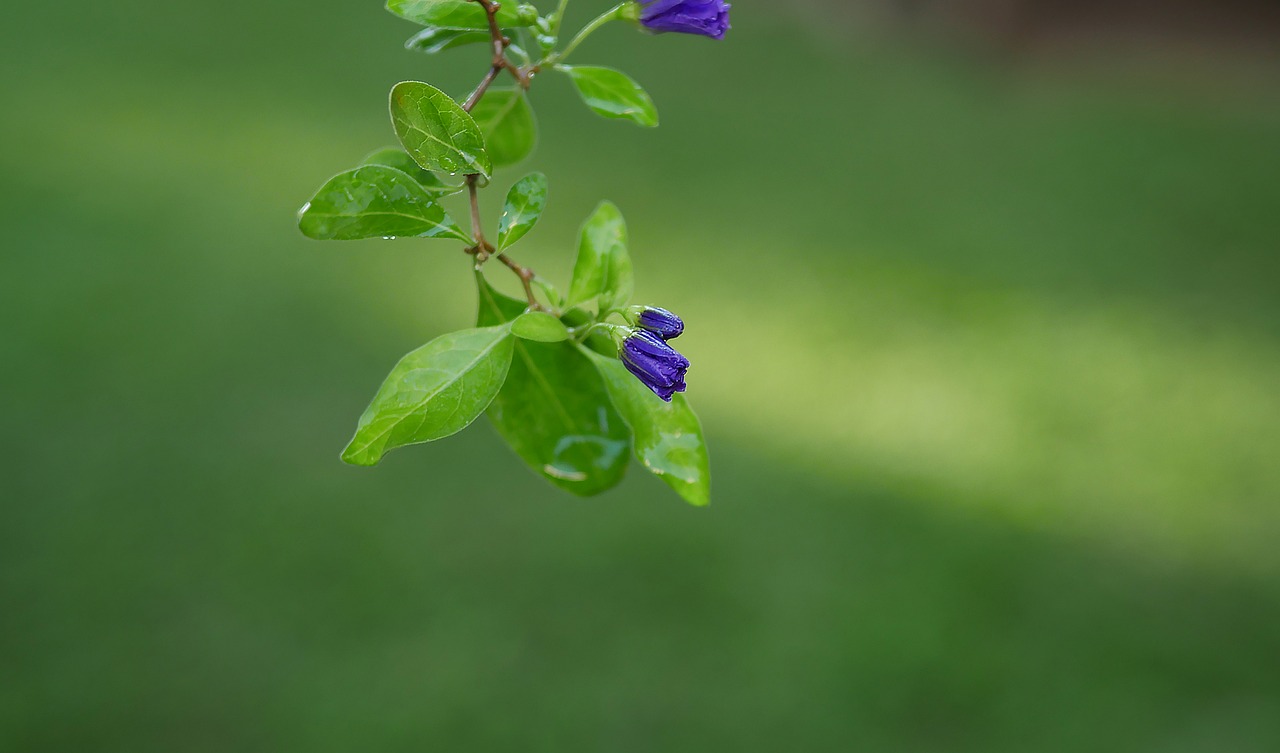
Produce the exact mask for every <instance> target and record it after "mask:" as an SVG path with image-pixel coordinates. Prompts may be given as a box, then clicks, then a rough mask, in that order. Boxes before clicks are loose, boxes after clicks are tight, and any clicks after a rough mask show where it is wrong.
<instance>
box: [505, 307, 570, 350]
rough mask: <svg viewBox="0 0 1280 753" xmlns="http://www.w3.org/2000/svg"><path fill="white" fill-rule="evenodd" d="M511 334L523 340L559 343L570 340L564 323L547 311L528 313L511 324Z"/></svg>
mask: <svg viewBox="0 0 1280 753" xmlns="http://www.w3.org/2000/svg"><path fill="white" fill-rule="evenodd" d="M511 334H513V335H515V336H516V337H518V338H520V339H522V340H532V341H534V342H540V343H558V342H564V341H565V340H568V339H569V329H568V328H567V327H565V326H564V322H562V321H560V320H559V319H557V318H555V317H554V316H552V315H551V314H548V313H547V312H545V311H526V312H525V313H523V314H521V315H520V316H519V317H517V318H516V320H515V321H513V322H511Z"/></svg>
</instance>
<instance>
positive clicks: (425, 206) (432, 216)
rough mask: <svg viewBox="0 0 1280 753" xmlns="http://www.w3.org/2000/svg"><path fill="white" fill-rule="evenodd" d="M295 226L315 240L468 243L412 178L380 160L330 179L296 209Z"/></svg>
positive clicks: (441, 208) (458, 229)
mask: <svg viewBox="0 0 1280 753" xmlns="http://www.w3.org/2000/svg"><path fill="white" fill-rule="evenodd" d="M298 227H299V228H300V229H301V230H302V233H303V235H305V236H307V237H308V238H314V239H316V240H338V241H349V240H359V239H361V238H395V237H416V238H456V239H457V240H460V241H464V242H467V243H470V242H471V239H470V238H469V237H468V236H467V234H466V233H464V232H463V231H462V230H461V229H460V228H459V227H458V225H457V223H455V222H454V221H453V219H452V218H450V217H449V215H448V213H447V212H445V210H444V207H442V206H440V205H439V204H437V203H436V202H435V197H433V196H432V195H431V194H429V193H427V191H426V189H424V188H423V187H422V186H421V185H419V184H418V182H417V181H416V180H414V179H413V178H412V177H410V176H409V175H408V174H406V173H404V172H402V171H400V170H396V169H395V168H391V167H386V166H383V165H366V166H364V167H359V168H356V169H355V170H349V171H347V172H345V173H340V174H338V175H335V176H334V177H332V178H330V179H329V182H328V183H325V184H324V186H322V187H321V188H320V190H319V191H318V192H316V195H315V198H313V199H312V200H311V201H310V202H308V203H307V205H306V206H304V207H303V208H302V211H301V212H299V215H298Z"/></svg>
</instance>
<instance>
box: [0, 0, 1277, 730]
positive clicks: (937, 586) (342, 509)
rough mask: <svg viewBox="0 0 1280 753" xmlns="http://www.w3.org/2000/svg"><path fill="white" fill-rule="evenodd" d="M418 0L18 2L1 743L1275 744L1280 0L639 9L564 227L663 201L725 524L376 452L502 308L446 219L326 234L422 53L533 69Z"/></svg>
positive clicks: (10, 166) (580, 144) (555, 221)
mask: <svg viewBox="0 0 1280 753" xmlns="http://www.w3.org/2000/svg"><path fill="white" fill-rule="evenodd" d="M606 4H607V3H604V2H596V1H595V0H574V2H573V3H572V5H571V23H572V22H578V23H580V22H582V21H584V20H585V19H586V18H588V17H590V15H592V14H594V13H595V12H598V11H599V10H602V9H603V8H604V6H605V5H606ZM380 6H381V3H380V2H378V1H377V0H365V1H362V2H344V1H339V0H308V1H306V2H303V0H278V1H274V2H248V1H247V0H242V1H240V2H230V3H171V2H161V0H119V1H118V2H111V3H83V4H77V5H74V6H73V5H68V4H66V3H19V4H13V6H12V7H6V10H5V13H4V16H5V19H4V21H3V23H2V24H0V37H2V39H0V41H2V42H3V43H2V44H0V97H2V100H0V101H2V102H3V104H2V105H0V169H2V175H3V181H2V182H0V213H2V217H3V249H4V251H3V255H2V257H0V315H2V316H3V336H2V337H0V379H2V380H3V389H0V415H2V416H3V421H4V428H5V430H4V431H3V432H0V450H2V452H0V490H3V502H2V503H0V749H2V750H4V751H15V752H17V751H23V752H27V751H86V750H88V751H130V752H131V753H138V752H140V751H219V752H225V751H294V750H297V751H308V752H311V753H314V752H316V751H350V750H378V751H422V750H458V751H511V750H520V751H566V750H599V751H655V750H662V751H708V750H726V751H777V750H831V751H835V750H850V749H865V750H896V751H975V752H976V751H981V752H983V753H995V752H997V751H1010V752H1013V751H1018V752H1025V751H1086V750H1087V751H1090V752H1091V753H1097V752H1099V751H1162V752H1167V751H1173V752H1178V753H1192V752H1199V751H1204V752H1206V753H1208V752H1213V753H1220V752H1222V751H1232V753H1253V752H1254V751H1257V752H1259V753H1261V752H1263V751H1276V750H1280V547H1278V546H1277V543H1276V542H1277V536H1278V535H1280V261H1278V258H1277V250H1278V246H1280V61H1278V60H1277V56H1276V54H1275V51H1276V48H1277V39H1280V34H1277V32H1276V29H1277V24H1276V13H1275V10H1274V8H1273V6H1271V4H1269V3H1250V2H1243V1H1239V2H1232V3H1209V2H1203V3H1199V2H1190V1H1189V0H1188V1H1184V2H1180V3H1168V4H1166V3H1154V2H1152V3H1143V2H1136V1H1135V2H1123V3H1050V2H1044V3H1034V2H1018V1H1017V0H1008V1H1003V0H1002V1H1001V2H986V3H970V4H965V3H954V2H952V3H947V2H912V3H908V2H899V3H890V4H870V3H821V2H814V1H812V0H810V1H808V2H799V1H797V2H786V3H761V2H752V1H751V0H740V2H738V3H737V7H736V9H735V15H734V25H735V29H734V31H733V32H732V35H731V37H730V39H729V40H728V41H727V42H725V43H723V44H715V43H711V42H708V41H706V40H701V39H692V38H679V37H674V36H667V37H660V38H652V39H650V38H645V37H643V36H641V35H639V34H636V33H635V32H634V31H632V30H630V29H628V28H625V27H621V26H620V27H619V28H612V29H608V30H606V31H605V32H602V33H601V34H600V35H599V36H598V37H595V38H593V39H592V40H591V41H590V42H589V43H588V44H587V45H586V46H584V47H583V48H582V50H581V52H580V53H579V54H577V55H575V58H576V59H577V60H578V61H579V62H584V63H603V64H609V65H615V66H617V67H619V68H621V69H623V70H626V71H628V72H629V73H631V74H632V75H634V76H635V77H636V78H638V79H639V80H640V81H641V82H642V83H644V84H645V85H646V87H647V88H648V89H649V91H650V92H651V93H652V95H653V96H654V97H655V99H656V100H657V102H658V104H659V107H660V109H661V112H662V115H663V126H662V128H661V129H659V130H657V131H646V130H642V129H638V128H633V127H631V126H629V125H626V124H621V123H617V122H606V121H602V120H598V119H596V118H594V117H593V116H591V115H590V114H589V113H588V112H587V111H586V110H585V108H583V107H581V105H580V104H579V103H578V102H577V101H576V99H575V97H574V95H573V94H572V92H571V91H570V89H569V87H568V85H567V83H566V82H565V81H563V80H560V79H558V78H557V77H554V76H546V77H544V79H543V80H540V81H538V82H537V85H536V89H535V92H534V95H535V104H536V105H537V107H538V111H539V115H540V119H541V124H542V134H543V137H542V144H541V149H540V151H539V153H538V154H537V155H536V156H535V157H534V158H533V159H532V160H530V162H529V164H528V165H527V168H528V169H541V170H544V171H545V172H547V173H548V174H549V175H550V177H551V185H552V198H551V203H550V205H549V209H548V215H547V216H546V218H545V219H544V221H543V224H542V225H540V226H539V228H538V229H537V230H536V231H535V232H534V233H533V234H532V235H531V236H530V237H529V239H528V240H527V241H526V242H525V243H524V244H522V246H521V248H520V249H519V254H518V257H519V258H520V259H521V260H522V261H525V262H527V263H529V264H531V265H532V266H534V267H536V268H537V269H538V270H539V271H540V272H543V273H545V274H548V275H549V276H551V277H553V278H555V279H559V280H561V281H563V280H564V277H565V275H566V272H567V270H568V268H569V265H570V263H571V256H572V250H573V245H574V241H575V235H576V227H577V225H578V224H579V223H580V221H581V220H582V219H583V218H584V217H585V216H586V215H587V214H588V212H589V211H590V210H591V208H592V207H593V206H594V204H595V202H596V201H597V200H598V199H600V198H604V197H607V198H611V199H613V200H614V201H616V202H617V203H618V204H619V205H620V206H621V207H622V208H623V210H624V211H625V212H626V214H627V215H628V219H629V220H630V223H631V230H632V251H633V254H634V257H635V261H636V266H637V275H638V282H639V294H640V298H641V300H643V301H646V302H652V303H655V304H660V305H665V306H667V307H669V308H672V309H675V310H677V311H679V312H680V313H681V314H683V315H684V316H685V318H686V319H687V321H688V322H689V325H690V328H689V332H688V334H687V335H686V338H685V339H682V340H681V342H682V344H683V345H684V347H683V348H682V349H683V350H684V351H685V352H687V353H688V354H689V355H690V357H691V358H692V359H693V361H694V368H693V370H692V371H691V374H690V384H691V390H692V391H691V398H692V400H693V402H694V404H695V405H696V406H697V407H698V408H699V410H700V412H701V414H702V417H703V421H704V423H705V425H706V428H707V432H708V434H709V438H710V442H711V446H712V452H713V466H714V471H715V473H714V477H715V482H714V497H715V499H714V502H713V505H712V507H711V508H709V509H707V510H695V509H691V508H688V507H686V506H684V505H683V504H682V503H680V502H679V501H678V499H677V498H675V497H674V496H673V495H671V494H670V493H668V492H667V490H666V489H665V487H663V486H662V485H661V484H660V483H659V482H657V481H656V480H655V479H652V478H650V477H647V476H646V474H644V473H642V472H640V470H639V469H638V468H633V469H632V473H631V474H630V476H629V478H628V480H627V481H626V482H625V483H624V484H623V485H622V486H621V487H620V488H619V489H617V490H615V491H613V492H610V493H609V494H606V495H604V496H603V497H600V498H597V499H591V500H580V499H576V498H571V497H569V496H566V495H565V494H563V493H560V492H557V491H556V490H554V489H553V488H551V487H550V486H548V485H546V484H545V483H543V482H542V481H540V480H538V479H537V478H535V477H534V476H533V475H532V474H530V473H529V472H528V471H527V470H526V469H525V468H524V467H523V466H522V465H521V464H520V463H519V461H518V460H517V459H516V458H515V456H514V455H513V454H512V453H511V452H510V451H509V450H507V449H506V448H505V447H504V446H503V445H502V444H501V443H500V441H499V440H498V438H497V437H496V435H495V433H494V432H493V430H492V429H491V428H489V427H488V426H487V424H485V423H484V422H480V423H478V424H477V425H475V426H473V427H471V428H470V429H468V430H467V431H466V432H464V433H463V434H461V435H460V436H458V437H455V438H453V439H451V440H449V441H446V442H441V443H438V444H435V445H431V446H426V447H417V448H411V449H407V450H402V451H398V452H396V453H393V454H392V455H391V456H390V457H389V458H388V460H387V461H385V462H384V463H383V465H382V466H381V467H379V468H378V469H376V470H372V471H368V470H359V469H354V468H349V467H345V466H343V465H342V464H341V463H340V462H339V461H338V453H339V451H340V450H341V448H342V447H343V445H344V443H345V441H346V440H347V439H348V437H349V435H350V433H351V432H352V430H353V428H354V425H355V420H356V418H357V416H358V415H359V413H360V411H361V410H362V409H363V408H364V406H365V404H366V402H367V400H368V399H369V398H370V397H371V395H372V394H373V392H374V390H375V389H376V387H377V386H378V384H379V383H380V381H381V379H382V377H383V376H384V375H385V373H386V372H387V371H388V370H389V369H390V367H391V366H392V365H393V364H394V363H395V362H396V360H397V359H398V358H399V356H400V355H401V354H403V353H404V352H406V351H408V350H410V349H412V348H414V347H416V346H417V345H418V344H420V343H422V342H424V341H425V340H427V339H429V338H431V337H433V336H434V335H436V334H438V333H440V332H442V331H445V330H446V329H449V328H458V327H462V326H466V325H467V324H468V322H469V321H470V318H471V316H472V310H473V308H474V291H473V289H472V288H471V286H470V283H469V278H468V274H467V268H468V259H467V257H465V256H464V255H463V254H461V253H458V251H457V249H455V248H453V247H452V246H449V245H448V244H442V243H438V242H413V241H401V242H396V243H385V242H378V241H371V242H367V243H352V244H319V243H313V242H308V241H306V240H304V239H303V238H302V237H301V236H300V235H299V233H298V232H297V230H296V226H295V219H294V214H295V212H296V210H297V209H298V207H299V206H300V205H301V204H302V203H303V202H304V201H305V200H306V199H307V198H308V197H309V196H310V194H311V192H312V191H314V189H315V188H317V187H318V186H319V185H320V184H321V183H322V182H323V181H324V180H325V179H326V178H327V177H328V176H329V175H330V174H332V173H335V172H337V171H340V170H342V169H346V168H347V167H349V166H351V165H353V164H354V163H355V162H356V161H357V160H358V159H359V158H360V157H361V156H362V155H363V154H365V153H366V152H368V151H371V150H372V149H374V148H377V147H380V146H385V145H388V144H391V143H393V142H394V138H393V135H392V133H391V129H390V125H389V119H388V117H387V115H386V112H385V110H386V92H387V90H388V89H389V87H390V86H391V85H392V84H393V83H395V82H396V81H398V80H401V79H406V78H420V79H426V80H430V81H433V82H439V83H441V84H442V85H443V86H444V87H445V88H447V89H448V90H449V91H451V92H453V93H454V94H456V95H462V94H465V93H466V92H467V91H468V89H469V88H470V86H471V85H472V84H473V83H474V81H475V80H476V79H477V77H478V74H479V73H480V72H481V71H482V69H483V66H484V59H483V58H484V55H483V52H481V51H480V50H478V49H473V50H464V51H459V52H457V53H454V54H453V55H451V56H450V57H448V58H436V59H431V58H426V57H421V56H417V55H415V54H412V53H409V52H406V51H404V50H403V49H402V48H401V42H402V41H403V40H404V39H405V38H406V37H408V36H409V35H410V33H411V32H412V31H413V27H412V26H411V25H410V24H407V23H405V22H403V21H401V20H399V19H396V18H394V17H393V16H391V15H390V14H388V13H386V12H385V11H383V10H382V8H381V7H380ZM522 169H523V168H522ZM520 174H521V173H520V172H519V171H508V172H506V173H505V174H500V175H499V177H498V181H499V183H501V184H502V185H506V184H507V183H509V182H510V181H513V180H515V179H516V178H518V177H519V175H520ZM500 192H501V191H491V192H490V193H491V194H496V193H500ZM489 200H490V202H491V204H490V206H489V210H488V212H487V214H488V216H489V217H490V218H496V213H495V211H494V207H493V206H492V201H493V197H492V196H490V198H489ZM496 279H499V280H501V281H502V282H503V284H508V283H510V282H511V281H510V280H506V279H505V278H503V277H497V278H496Z"/></svg>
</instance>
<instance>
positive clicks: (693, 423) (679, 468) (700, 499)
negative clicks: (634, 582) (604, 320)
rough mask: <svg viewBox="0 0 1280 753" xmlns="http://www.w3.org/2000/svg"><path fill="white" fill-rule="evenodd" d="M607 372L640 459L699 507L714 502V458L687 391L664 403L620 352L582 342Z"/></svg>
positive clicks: (607, 384) (612, 394)
mask: <svg viewBox="0 0 1280 753" xmlns="http://www.w3.org/2000/svg"><path fill="white" fill-rule="evenodd" d="M582 352H583V353H586V354H587V356H588V357H589V358H590V359H591V361H592V362H593V363H594V364H595V365H596V368H597V369H598V370H599V371H600V376H602V377H603V378H604V383H605V387H606V388H607V389H608V391H609V398H610V399H611V400H612V401H613V405H614V407H615V408H617V409H618V413H619V414H621V415H622V418H623V420H624V421H626V422H627V425H628V426H630V427H631V431H632V432H634V433H635V453H636V459H637V460H639V461H640V464H641V465H643V466H644V467H645V468H648V469H649V471H650V472H652V473H653V474H654V475H655V476H658V477H659V478H661V479H662V480H663V481H664V482H666V484H667V485H668V486H670V487H671V488H672V489H674V490H675V491H676V493H677V494H679V495H680V496H681V497H684V499H685V500H686V501H687V502H689V503H690V504H693V505H698V506H699V507H701V506H703V505H706V504H709V503H710V502H711V461H710V459H709V458H708V456H707V443H706V441H705V440H704V439H703V437H702V424H701V423H699V422H698V416H697V414H695V413H694V412H693V409H692V408H690V407H689V402H688V401H687V400H685V397H684V395H681V394H676V395H675V396H674V397H673V398H672V400H671V402H670V403H664V402H663V401H662V399H661V398H659V397H658V396H657V395H655V394H653V392H652V391H650V390H649V388H647V387H645V386H644V385H643V384H641V383H640V380H639V379H636V378H635V377H634V376H632V375H631V372H629V371H627V368H626V367H625V366H623V365H622V362H621V361H619V360H618V359H617V358H611V357H608V356H602V355H600V354H599V353H596V352H594V351H592V350H589V349H587V348H582Z"/></svg>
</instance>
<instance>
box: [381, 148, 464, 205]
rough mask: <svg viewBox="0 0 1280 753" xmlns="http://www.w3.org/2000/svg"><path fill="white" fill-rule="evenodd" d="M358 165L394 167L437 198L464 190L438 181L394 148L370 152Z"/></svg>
mask: <svg viewBox="0 0 1280 753" xmlns="http://www.w3.org/2000/svg"><path fill="white" fill-rule="evenodd" d="M360 164H362V165H385V166H386V167H394V168H395V169H397V170H399V171H401V172H403V173H407V174H408V175H409V176H410V177H411V178H413V179H414V180H416V181H418V185H420V186H422V187H423V188H425V189H427V193H429V194H435V195H437V196H448V195H450V194H455V193H457V192H459V191H461V190H462V189H463V188H465V186H461V185H456V186H455V185H452V184H449V183H445V182H444V181H442V180H440V176H438V175H436V174H435V173H433V172H431V171H430V170H423V169H422V168H421V167H418V163H417V162H414V161H413V157H410V156H409V154H408V152H406V151H405V150H403V149H398V148H396V147H394V146H388V147H385V148H382V149H379V150H377V151H375V152H370V153H369V154H368V155H367V156H365V158H364V159H362V160H360Z"/></svg>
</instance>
